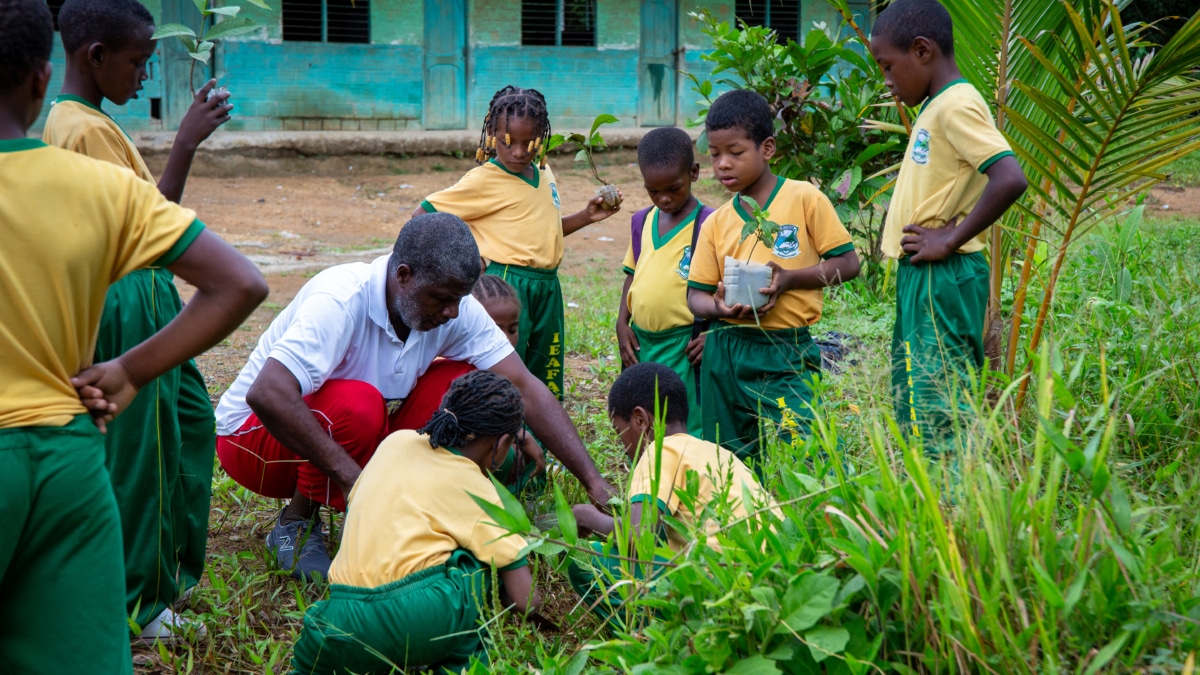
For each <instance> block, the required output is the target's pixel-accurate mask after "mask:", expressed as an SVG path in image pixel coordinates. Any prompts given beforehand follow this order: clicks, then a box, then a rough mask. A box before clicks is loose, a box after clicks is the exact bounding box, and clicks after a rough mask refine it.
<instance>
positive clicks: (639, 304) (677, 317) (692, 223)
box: [625, 202, 704, 331]
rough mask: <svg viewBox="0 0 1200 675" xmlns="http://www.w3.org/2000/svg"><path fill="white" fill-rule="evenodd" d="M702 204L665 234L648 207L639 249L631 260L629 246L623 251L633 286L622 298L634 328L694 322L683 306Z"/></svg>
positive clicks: (655, 328) (653, 328)
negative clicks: (693, 241)
mask: <svg viewBox="0 0 1200 675" xmlns="http://www.w3.org/2000/svg"><path fill="white" fill-rule="evenodd" d="M702 208H704V205H703V204H701V203H699V202H696V208H695V210H694V211H692V212H691V213H689V214H688V215H687V216H686V217H684V219H683V220H681V221H680V222H679V224H678V225H676V226H675V228H674V229H673V230H671V231H670V232H668V233H667V234H666V236H663V237H660V236H659V234H658V217H659V211H658V207H651V209H650V213H648V214H646V224H645V226H644V227H643V228H642V250H641V254H640V255H639V256H638V259H637V261H636V262H635V261H634V259H633V244H632V243H630V245H629V249H628V250H627V251H626V252H625V273H626V274H632V275H633V283H631V284H630V286H629V293H628V295H627V296H626V298H625V301H626V303H627V304H628V305H629V313H630V317H631V318H632V320H633V322H634V323H636V324H637V326H638V328H641V329H642V330H648V331H660V330H667V329H668V328H677V327H679V326H690V325H692V322H693V321H695V317H694V316H692V310H690V309H688V304H687V279H688V270H689V269H690V268H691V266H692V230H693V229H694V228H695V227H696V219H697V218H699V217H700V210H701V209H702Z"/></svg>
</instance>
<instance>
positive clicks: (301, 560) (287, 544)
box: [267, 511, 331, 581]
mask: <svg viewBox="0 0 1200 675" xmlns="http://www.w3.org/2000/svg"><path fill="white" fill-rule="evenodd" d="M267 548H268V549H270V550H271V552H273V553H274V554H275V560H276V561H278V563H279V567H280V569H284V570H291V571H292V576H293V577H295V578H297V579H301V580H303V581H316V580H317V578H318V575H319V578H320V579H328V578H329V564H330V562H331V561H330V560H329V552H328V551H326V550H325V526H324V525H322V523H321V519H320V518H314V519H313V520H310V521H307V522H305V521H296V522H294V523H287V524H286V525H285V524H284V523H283V511H280V512H279V518H278V519H277V520H276V521H275V527H273V528H271V532H270V533H268V534H267ZM297 548H299V550H300V555H299V557H297V556H296V549H297Z"/></svg>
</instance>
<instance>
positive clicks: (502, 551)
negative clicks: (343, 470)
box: [292, 370, 541, 675]
mask: <svg viewBox="0 0 1200 675" xmlns="http://www.w3.org/2000/svg"><path fill="white" fill-rule="evenodd" d="M523 417H524V409H523V406H522V403H521V394H520V392H519V391H518V390H517V388H516V387H515V386H514V385H513V384H512V383H511V382H509V381H508V380H506V379H505V378H504V377H502V376H500V375H496V374H495V373H492V372H491V371H486V370H481V371H475V372H471V373H468V374H466V375H463V376H462V377H460V378H458V379H457V380H455V381H454V383H453V384H452V385H450V389H449V391H447V392H446V396H445V398H444V399H443V400H442V408H441V409H440V410H438V411H437V412H435V413H434V415H433V418H432V419H430V420H429V424H427V425H426V426H425V428H423V429H421V430H420V431H397V432H395V433H393V434H392V435H390V436H388V437H387V438H386V439H385V440H384V441H383V443H382V444H381V445H380V446H379V449H378V450H377V451H376V452H375V455H374V456H373V457H372V458H371V461H369V462H368V463H367V466H366V467H365V468H364V469H363V472H362V474H361V475H360V476H359V478H358V480H357V481H355V483H354V488H353V489H352V490H351V491H350V495H349V498H348V508H347V515H346V524H345V529H344V530H343V535H342V544H341V548H340V549H339V550H338V553H337V556H336V557H335V558H334V559H333V565H332V566H331V567H330V568H329V580H330V582H331V585H330V592H329V599H328V600H325V601H322V602H318V603H317V604H315V605H313V606H312V607H311V608H310V609H309V610H308V612H306V613H305V616H304V626H303V628H302V630H301V632H300V636H299V637H298V638H297V640H296V646H295V649H294V651H293V658H292V672H293V673H303V674H304V675H310V674H312V675H316V674H321V673H338V674H339V675H340V674H342V673H356V674H360V675H367V674H368V673H380V674H384V673H392V672H397V671H394V670H393V667H395V668H397V669H400V670H402V671H407V672H412V671H411V670H409V669H414V670H415V669H418V668H427V669H428V670H430V671H432V672H442V669H443V668H446V669H449V670H451V671H453V672H459V671H460V670H461V669H463V668H466V667H467V666H469V664H470V659H471V657H475V658H477V659H479V660H480V661H482V662H484V663H485V664H486V663H487V661H488V657H487V651H486V648H485V644H484V640H485V638H486V631H485V630H484V629H483V628H482V627H481V621H480V617H481V615H482V614H483V610H482V607H483V606H485V604H486V603H487V602H488V601H489V599H490V597H491V593H490V586H491V579H492V571H493V570H495V572H496V574H497V575H498V577H499V580H500V584H501V586H500V597H501V600H502V601H503V602H504V604H505V605H512V606H513V607H514V609H515V610H516V612H517V613H518V614H519V615H522V616H529V615H532V614H533V613H535V612H536V611H537V608H538V606H539V605H540V603H541V600H540V598H539V597H538V595H537V593H536V592H535V590H534V587H533V576H532V575H531V574H530V572H529V567H528V566H527V561H526V559H525V557H524V556H523V555H521V550H522V549H523V548H524V546H525V540H524V539H523V538H521V537H520V536H517V535H511V536H506V533H505V532H504V530H502V529H500V528H499V527H497V526H495V525H493V524H491V517H490V516H488V515H487V514H486V512H484V510H483V509H482V508H480V507H479V505H478V504H476V503H475V501H474V500H473V499H472V498H471V496H472V495H475V496H476V497H480V498H482V499H485V500H487V501H489V502H491V503H493V504H496V505H498V506H499V505H500V504H501V502H500V496H499V494H498V493H497V492H496V488H495V487H494V486H493V485H492V483H491V481H490V480H489V479H488V477H487V475H486V473H487V471H488V469H489V468H490V467H491V466H492V464H493V462H494V461H495V459H496V457H497V456H498V455H500V454H501V453H504V452H506V451H507V450H508V449H509V447H510V446H511V445H512V443H513V440H514V439H515V438H516V435H517V434H518V433H519V432H520V429H521V421H522V419H523ZM414 477H415V478H414ZM385 535H386V536H385Z"/></svg>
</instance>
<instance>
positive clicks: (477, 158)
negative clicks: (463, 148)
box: [475, 148, 483, 162]
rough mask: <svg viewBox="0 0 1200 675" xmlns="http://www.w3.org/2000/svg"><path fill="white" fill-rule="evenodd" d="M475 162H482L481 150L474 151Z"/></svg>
mask: <svg viewBox="0 0 1200 675" xmlns="http://www.w3.org/2000/svg"><path fill="white" fill-rule="evenodd" d="M475 161H476V162H482V161H483V148H476V149H475Z"/></svg>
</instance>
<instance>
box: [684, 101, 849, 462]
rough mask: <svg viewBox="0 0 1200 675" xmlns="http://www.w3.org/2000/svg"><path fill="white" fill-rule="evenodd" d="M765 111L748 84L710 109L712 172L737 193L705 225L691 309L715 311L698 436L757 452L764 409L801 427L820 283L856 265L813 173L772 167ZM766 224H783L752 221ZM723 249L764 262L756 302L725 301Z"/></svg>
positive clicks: (838, 278)
mask: <svg viewBox="0 0 1200 675" xmlns="http://www.w3.org/2000/svg"><path fill="white" fill-rule="evenodd" d="M772 119H773V116H772V114H771V109H770V107H769V106H768V105H767V100H766V99H765V98H763V97H762V96H761V95H759V94H757V93H755V92H752V91H747V90H734V91H729V92H726V93H724V94H722V95H721V96H720V97H719V98H718V99H717V100H716V101H714V102H713V104H712V107H711V108H709V111H708V115H707V117H706V119H705V130H706V133H707V134H708V144H709V154H710V155H711V157H712V164H713V171H714V172H715V173H716V177H717V180H719V181H721V184H722V185H724V186H725V188H726V189H727V190H729V191H730V192H733V193H734V196H733V199H731V200H730V201H729V202H727V203H725V204H724V205H723V206H721V207H720V208H719V209H717V210H716V212H715V213H713V215H712V217H711V218H709V219H708V222H707V223H706V224H705V226H704V228H703V229H701V231H700V239H699V242H698V243H697V244H696V252H695V253H694V254H693V255H692V269H691V272H690V274H689V275H688V306H689V307H690V308H691V310H692V313H693V314H695V315H696V316H697V317H699V318H701V319H717V320H718V321H717V324H716V327H715V328H714V330H713V331H712V332H711V334H710V335H709V337H708V342H707V344H705V346H704V360H703V362H702V364H701V375H700V390H701V391H702V392H704V396H703V398H702V401H701V403H702V410H703V419H704V439H705V440H707V441H713V442H720V443H721V444H723V445H725V446H727V447H730V448H732V449H733V450H734V452H736V453H737V454H738V456H739V457H741V458H743V459H754V458H757V456H758V453H759V451H760V447H761V446H760V443H761V442H762V440H761V439H760V433H759V418H760V417H761V418H764V419H765V420H769V422H770V425H771V427H772V431H773V432H775V433H779V434H781V435H783V436H784V437H785V438H790V439H791V440H793V441H794V440H796V439H797V438H804V437H805V436H807V435H808V426H809V418H810V417H811V411H810V410H809V406H810V404H811V399H812V389H811V385H812V380H813V378H815V377H818V376H819V375H820V372H821V352H820V349H819V348H818V347H817V345H816V344H814V343H813V341H812V337H811V336H810V335H809V326H811V325H813V324H814V323H816V322H817V320H818V319H820V318H821V307H822V302H823V294H822V291H821V289H823V288H825V287H826V286H833V285H835V284H840V283H844V282H846V281H849V280H851V279H853V278H854V277H856V276H858V272H859V263H858V254H857V253H855V252H854V244H853V243H852V242H851V240H850V233H849V232H847V231H846V228H845V227H844V226H843V225H842V223H841V221H840V220H838V216H837V211H835V210H834V208H833V204H832V203H830V201H829V198H828V197H826V196H825V195H824V194H822V193H821V191H820V190H818V189H817V188H816V187H815V186H814V185H812V184H811V183H808V182H806V181H797V180H787V179H784V178H782V177H779V176H776V175H775V174H774V173H772V172H771V167H770V160H771V157H772V156H774V154H775V139H774V137H773V136H772V134H773V126H772ZM747 197H748V198H749V199H747ZM751 200H753V201H751ZM759 204H761V205H762V207H761V210H759V209H757V208H756V207H757V206H758V205H759ZM768 214H769V216H770V218H771V220H772V221H774V223H772V222H766V216H768ZM775 223H778V225H775ZM767 227H770V228H771V229H774V228H778V233H777V234H776V235H775V236H774V237H773V238H771V237H770V236H769V235H766V236H762V237H760V236H759V235H755V234H750V233H749V232H747V230H748V229H756V230H758V231H759V232H763V233H765V231H766V230H765V228H767ZM744 232H746V234H743V233H744ZM747 235H749V236H747ZM760 239H763V245H758V244H759V240H760ZM726 256H729V257H731V258H736V259H738V260H743V261H751V262H756V263H760V264H765V265H767V266H768V267H770V269H771V282H770V284H769V285H768V286H767V287H765V288H762V289H761V292H762V293H763V294H764V295H766V296H767V299H766V302H765V304H763V305H762V306H761V307H759V308H758V309H757V311H756V310H755V309H754V308H753V307H752V306H750V305H749V304H745V303H741V302H733V303H732V304H729V303H727V299H726V297H725V284H726V282H727V281H728V280H727V279H726V277H725V266H726V263H725V259H726ZM755 290H757V289H755ZM739 297H741V296H739Z"/></svg>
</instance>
